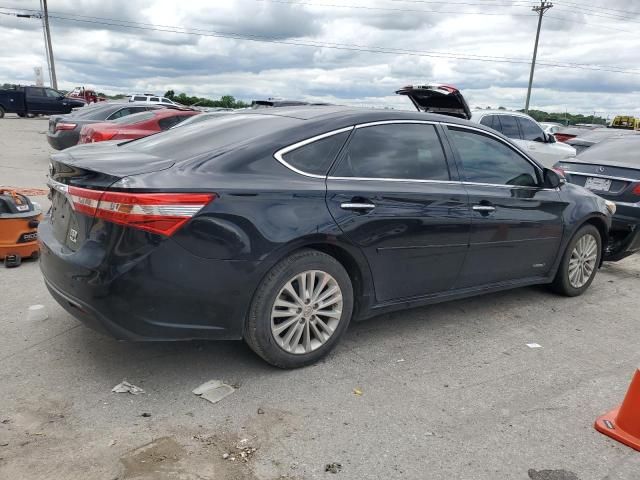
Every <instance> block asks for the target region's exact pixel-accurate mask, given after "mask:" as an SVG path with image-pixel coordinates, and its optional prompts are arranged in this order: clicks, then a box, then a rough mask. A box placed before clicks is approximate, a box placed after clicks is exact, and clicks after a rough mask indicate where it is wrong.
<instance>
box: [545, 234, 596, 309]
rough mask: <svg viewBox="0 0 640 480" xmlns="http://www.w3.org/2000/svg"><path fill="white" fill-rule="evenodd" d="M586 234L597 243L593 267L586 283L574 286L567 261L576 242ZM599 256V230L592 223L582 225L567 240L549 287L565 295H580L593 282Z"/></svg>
mask: <svg viewBox="0 0 640 480" xmlns="http://www.w3.org/2000/svg"><path fill="white" fill-rule="evenodd" d="M586 235H591V236H593V238H595V240H596V243H597V253H596V261H595V267H594V268H593V271H592V272H591V275H590V276H589V278H588V280H587V281H586V283H584V285H582V286H580V287H579V288H576V287H574V286H573V285H572V284H571V280H570V277H569V262H570V260H571V255H572V253H573V251H574V249H575V248H576V245H577V244H578V242H579V241H580V239H581V238H583V237H585V236H586ZM601 256H602V237H601V236H600V231H599V230H598V229H597V228H596V227H595V226H593V225H583V226H582V227H581V228H580V229H579V230H578V231H577V232H576V233H575V235H574V236H573V238H572V239H571V241H570V242H569V245H567V249H566V250H565V252H564V255H563V256H562V261H561V262H560V266H559V267H558V272H557V273H556V277H555V279H554V280H553V283H552V284H551V289H552V290H553V291H554V292H556V293H559V294H560V295H565V296H567V297H577V296H578V295H582V294H583V293H584V292H585V291H586V290H587V288H589V286H590V285H591V283H592V282H593V279H594V278H595V276H596V272H597V271H598V268H599V267H600V259H601Z"/></svg>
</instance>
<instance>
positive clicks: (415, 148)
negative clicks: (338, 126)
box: [333, 123, 450, 180]
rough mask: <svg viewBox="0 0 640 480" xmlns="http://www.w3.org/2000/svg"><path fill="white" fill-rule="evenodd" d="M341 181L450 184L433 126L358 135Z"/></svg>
mask: <svg viewBox="0 0 640 480" xmlns="http://www.w3.org/2000/svg"><path fill="white" fill-rule="evenodd" d="M341 157H342V158H341V160H340V164H339V165H338V168H337V169H336V170H335V172H334V173H333V175H335V176H337V177H362V178H395V179H407V180H449V178H450V177H449V168H448V166H447V161H446V158H445V156H444V152H443V150H442V145H441V144H440V138H439V137H438V134H437V133H436V129H435V127H434V126H433V125H426V124H411V123H408V124H407V123H404V124H389V125H376V126H372V127H365V128H359V129H357V130H356V131H355V132H354V135H353V138H352V139H351V141H350V142H349V145H348V146H347V149H346V151H345V152H344V154H343V155H342V156H341Z"/></svg>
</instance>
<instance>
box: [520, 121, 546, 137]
mask: <svg viewBox="0 0 640 480" xmlns="http://www.w3.org/2000/svg"><path fill="white" fill-rule="evenodd" d="M518 123H519V124H520V130H522V138H523V139H524V140H530V141H534V142H543V141H544V133H543V131H542V129H541V128H540V127H539V126H538V125H537V124H536V123H535V122H534V121H533V120H529V119H528V118H525V117H518Z"/></svg>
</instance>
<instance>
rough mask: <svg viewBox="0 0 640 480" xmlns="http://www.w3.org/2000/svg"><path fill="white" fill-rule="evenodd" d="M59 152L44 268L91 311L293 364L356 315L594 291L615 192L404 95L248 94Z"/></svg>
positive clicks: (134, 327) (66, 296)
mask: <svg viewBox="0 0 640 480" xmlns="http://www.w3.org/2000/svg"><path fill="white" fill-rule="evenodd" d="M50 168H51V175H50V180H49V185H50V187H51V198H52V200H51V201H52V208H51V212H50V214H49V215H48V216H47V218H46V219H45V220H44V221H43V222H41V223H40V226H39V239H40V242H41V250H42V253H41V262H40V265H41V269H42V272H43V274H44V278H45V283H46V285H47V287H48V288H49V290H50V292H51V294H52V295H53V297H54V298H55V299H56V300H57V301H58V302H59V303H60V304H61V305H62V306H63V307H64V308H65V309H67V310H68V311H69V312H71V314H72V315H74V316H76V317H77V318H79V319H80V320H82V321H83V322H85V323H87V324H89V325H93V326H94V327H95V328H98V329H100V330H102V331H105V332H108V333H110V334H111V335H114V336H115V337H117V338H120V339H132V340H169V339H172V340H178V339H182V340H185V339H195V338H203V339H240V338H244V339H245V340H246V341H247V343H248V344H249V345H250V346H251V348H252V349H253V350H254V351H255V352H256V353H257V354H258V355H260V356H261V357H262V358H264V359H265V360H266V361H268V362H269V363H271V364H273V365H276V366H279V367H287V368H289V367H300V366H303V365H308V364H310V363H313V362H315V361H316V360H318V359H319V358H321V357H322V356H323V355H325V354H326V353H327V352H329V351H330V350H331V349H332V348H333V347H334V346H335V345H336V343H337V342H338V340H339V339H340V337H341V336H342V334H343V333H344V331H345V329H346V328H347V325H348V324H349V322H350V320H351V319H352V318H353V319H356V320H361V319H364V318H367V317H371V316H373V315H377V314H380V313H384V312H389V311H393V310H399V309H404V308H408V307H411V306H418V305H425V304H430V303H436V302H441V301H445V300H453V299H458V298H462V297H466V296H470V295H476V294H478V293H487V292H495V291H499V290H504V289H508V288H514V287H520V286H525V285H532V284H544V283H546V284H551V286H552V287H553V289H554V290H555V291H557V292H559V293H561V294H564V295H569V296H575V295H580V294H582V293H583V292H584V291H585V290H586V289H587V288H588V287H589V285H590V284H591V282H592V280H593V278H594V276H595V274H596V271H597V269H598V267H599V265H600V260H601V255H602V245H603V244H604V243H606V239H607V232H608V230H609V226H610V222H611V211H612V208H613V204H612V203H611V202H608V201H606V200H604V199H602V198H600V197H598V196H596V195H594V194H592V193H590V192H588V191H587V190H585V189H584V188H582V187H579V186H576V185H572V184H564V183H563V182H562V179H561V177H560V175H559V174H557V173H556V172H555V171H553V170H550V169H546V168H544V167H542V166H541V165H540V164H539V163H538V162H537V161H535V160H534V159H532V158H531V157H530V156H528V154H527V153H525V152H523V151H522V150H521V149H520V148H518V147H517V146H516V145H515V144H514V143H513V142H511V141H510V140H509V139H507V138H505V137H504V136H502V135H501V134H499V133H497V132H495V131H494V130H491V129H489V128H487V127H484V126H482V125H478V124H475V123H471V122H468V121H465V120H459V119H455V118H453V117H446V116H441V115H431V114H424V113H411V112H402V111H394V110H366V109H353V108H346V107H337V106H332V107H294V108H280V109H272V110H269V111H268V112H266V111H262V110H246V111H244V112H243V113H237V114H233V115H225V116H221V117H220V118H217V119H212V120H210V121H207V122H201V123H196V124H194V125H191V126H186V127H184V128H177V129H174V130H169V131H166V132H162V133H159V134H157V135H153V136H151V137H147V138H143V139H140V140H136V141H132V142H124V143H122V142H120V143H117V142H105V143H103V144H94V145H84V146H78V147H75V148H73V149H71V150H68V151H66V152H60V153H57V154H54V155H52V157H51V166H50ZM390 328H391V326H390Z"/></svg>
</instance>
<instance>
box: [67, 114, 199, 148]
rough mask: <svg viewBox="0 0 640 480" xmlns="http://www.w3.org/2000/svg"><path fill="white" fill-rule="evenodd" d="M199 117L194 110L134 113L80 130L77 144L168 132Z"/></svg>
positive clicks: (86, 126)
mask: <svg viewBox="0 0 640 480" xmlns="http://www.w3.org/2000/svg"><path fill="white" fill-rule="evenodd" d="M194 115H200V112H198V111H195V110H178V109H175V108H160V109H154V110H150V111H148V112H142V113H134V114H133V115H128V116H126V117H122V118H118V119H116V120H114V121H112V122H104V123H92V124H89V125H85V126H84V127H82V129H81V130H80V141H79V142H78V143H94V142H104V141H105V140H124V139H135V138H142V137H146V136H147V135H151V134H154V133H158V132H161V131H163V130H168V129H169V128H171V127H173V126H175V125H178V124H179V123H180V122H182V121H183V120H186V119H187V118H189V117H192V116H194Z"/></svg>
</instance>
